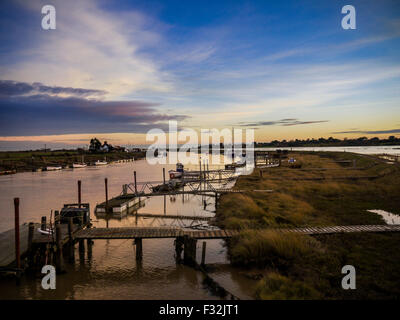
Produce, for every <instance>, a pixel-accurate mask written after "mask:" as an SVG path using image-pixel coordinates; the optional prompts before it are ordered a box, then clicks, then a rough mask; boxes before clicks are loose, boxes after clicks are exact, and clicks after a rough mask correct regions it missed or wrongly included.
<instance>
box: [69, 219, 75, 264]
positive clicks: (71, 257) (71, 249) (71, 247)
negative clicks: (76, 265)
mask: <svg viewBox="0 0 400 320" xmlns="http://www.w3.org/2000/svg"><path fill="white" fill-rule="evenodd" d="M73 227H74V225H73V218H72V217H70V218H68V249H69V252H68V258H69V262H74V261H75V248H74V239H73V236H72V232H73Z"/></svg>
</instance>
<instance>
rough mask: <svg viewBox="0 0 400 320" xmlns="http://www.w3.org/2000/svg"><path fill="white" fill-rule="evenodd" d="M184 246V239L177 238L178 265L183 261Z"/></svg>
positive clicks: (176, 255) (176, 257) (176, 253)
mask: <svg viewBox="0 0 400 320" xmlns="http://www.w3.org/2000/svg"><path fill="white" fill-rule="evenodd" d="M183 244H184V239H183V237H177V238H176V239H175V259H176V262H177V263H180V262H181V260H182V250H183Z"/></svg>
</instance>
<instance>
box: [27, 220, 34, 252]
mask: <svg viewBox="0 0 400 320" xmlns="http://www.w3.org/2000/svg"><path fill="white" fill-rule="evenodd" d="M34 233H35V224H34V223H33V222H29V227H28V252H29V253H32V244H33V235H34Z"/></svg>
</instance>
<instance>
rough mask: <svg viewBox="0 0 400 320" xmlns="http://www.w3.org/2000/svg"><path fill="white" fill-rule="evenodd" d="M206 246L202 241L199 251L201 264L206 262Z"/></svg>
mask: <svg viewBox="0 0 400 320" xmlns="http://www.w3.org/2000/svg"><path fill="white" fill-rule="evenodd" d="M206 246H207V242H205V241H203V251H202V253H201V265H202V266H204V265H205V262H206Z"/></svg>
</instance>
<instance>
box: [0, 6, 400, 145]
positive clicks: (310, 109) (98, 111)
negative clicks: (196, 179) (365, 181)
mask: <svg viewBox="0 0 400 320" xmlns="http://www.w3.org/2000/svg"><path fill="white" fill-rule="evenodd" d="M49 4H50V5H53V6H54V7H55V9H56V29H55V30H43V29H42V27H41V22H42V18H43V17H44V14H42V13H41V9H42V7H43V6H44V5H49ZM348 4H351V5H353V6H354V8H355V10H356V29H354V30H352V29H348V30H345V29H343V28H342V25H341V21H342V18H343V17H344V16H345V14H342V13H341V10H342V7H343V6H344V5H348ZM0 31H1V32H0V150H5V149H26V148H28V149H29V148H37V147H43V144H47V146H48V147H64V146H71V147H72V146H82V145H85V144H87V143H88V140H89V139H90V138H91V137H94V136H96V137H97V138H99V139H102V140H107V141H109V142H110V143H112V144H120V145H127V144H136V145H138V144H145V143H146V133H147V132H148V131H149V130H151V129H154V128H160V129H162V130H167V128H168V121H169V120H174V121H177V122H178V125H179V128H192V129H194V130H200V129H208V128H209V129H213V128H216V129H219V130H221V129H223V128H232V127H234V128H241V129H254V135H255V140H256V141H259V142H261V141H272V140H275V139H278V140H282V139H286V140H291V139H296V138H298V139H305V138H319V137H326V138H327V137H330V136H332V137H336V138H345V137H346V138H353V137H360V136H367V137H375V136H377V137H381V138H385V137H388V136H390V135H395V136H400V90H399V88H400V54H399V52H400V51H399V49H400V3H399V2H398V1H396V0H394V1H389V0H380V1H367V0H365V1H360V0H354V1H353V0H352V1H350V2H349V1H339V0H329V1H328V0H317V1H288V0H282V1H266V0H264V1H204V0H203V1H154V0H145V1H127V0H119V1H115V0H107V1H106V0H85V1H76V0H70V1H52V0H46V1H40V0H30V1H25V0H2V1H1V2H0Z"/></svg>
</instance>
